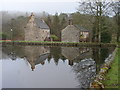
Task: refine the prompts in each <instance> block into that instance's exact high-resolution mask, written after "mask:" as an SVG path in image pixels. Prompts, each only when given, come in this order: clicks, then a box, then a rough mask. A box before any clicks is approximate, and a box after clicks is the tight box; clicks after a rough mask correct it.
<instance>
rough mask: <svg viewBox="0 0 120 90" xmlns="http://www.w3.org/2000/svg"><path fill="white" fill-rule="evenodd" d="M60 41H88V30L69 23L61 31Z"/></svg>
mask: <svg viewBox="0 0 120 90" xmlns="http://www.w3.org/2000/svg"><path fill="white" fill-rule="evenodd" d="M61 41H62V42H83V41H84V42H87V41H90V31H89V30H87V29H85V28H83V27H81V26H79V25H72V23H70V24H69V25H68V26H67V27H65V28H64V29H63V30H62V31H61Z"/></svg>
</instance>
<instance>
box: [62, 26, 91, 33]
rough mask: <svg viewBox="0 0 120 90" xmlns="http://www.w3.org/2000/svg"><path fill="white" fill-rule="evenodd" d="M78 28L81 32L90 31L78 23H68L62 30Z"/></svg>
mask: <svg viewBox="0 0 120 90" xmlns="http://www.w3.org/2000/svg"><path fill="white" fill-rule="evenodd" d="M71 29H72V30H80V31H83V32H90V31H89V30H87V29H85V28H83V27H81V26H80V25H68V26H67V27H65V28H64V29H63V30H71Z"/></svg>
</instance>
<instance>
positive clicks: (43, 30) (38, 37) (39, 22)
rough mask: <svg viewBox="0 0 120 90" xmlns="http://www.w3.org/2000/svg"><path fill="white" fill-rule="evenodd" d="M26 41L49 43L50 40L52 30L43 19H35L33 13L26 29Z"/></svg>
mask: <svg viewBox="0 0 120 90" xmlns="http://www.w3.org/2000/svg"><path fill="white" fill-rule="evenodd" d="M24 31H25V41H47V40H49V39H50V28H49V27H48V25H47V24H46V23H45V21H44V20H43V19H40V18H35V15H34V14H33V13H31V16H30V17H29V19H28V23H27V25H26V26H25V28H24Z"/></svg>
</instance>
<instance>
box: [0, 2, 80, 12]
mask: <svg viewBox="0 0 120 90" xmlns="http://www.w3.org/2000/svg"><path fill="white" fill-rule="evenodd" d="M78 1H79V0H2V3H1V5H2V8H1V9H0V10H4V11H30V12H43V11H46V12H48V13H50V14H54V13H56V12H58V13H61V12H63V13H72V12H76V11H77V8H78Z"/></svg>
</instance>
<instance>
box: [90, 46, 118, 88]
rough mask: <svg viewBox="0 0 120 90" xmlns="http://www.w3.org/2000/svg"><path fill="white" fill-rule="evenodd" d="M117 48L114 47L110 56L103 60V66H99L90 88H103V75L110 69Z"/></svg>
mask: <svg viewBox="0 0 120 90" xmlns="http://www.w3.org/2000/svg"><path fill="white" fill-rule="evenodd" d="M117 50H118V48H117V47H116V48H115V50H114V51H113V53H112V54H110V55H109V56H108V58H106V59H105V62H104V64H103V65H102V66H101V69H100V71H99V73H98V74H97V75H96V77H95V79H94V81H93V82H92V83H91V84H90V88H105V87H104V85H103V84H102V83H101V82H102V81H103V80H105V75H106V74H107V73H108V70H109V69H110V68H111V64H112V63H113V61H114V58H115V56H116V53H117Z"/></svg>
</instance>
